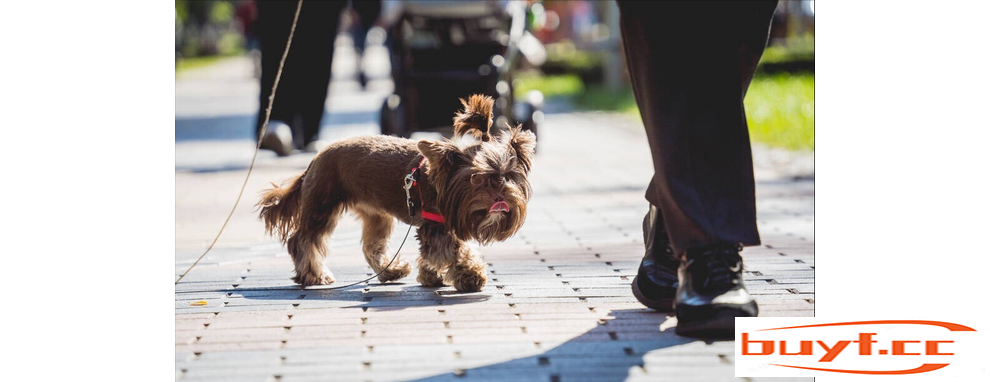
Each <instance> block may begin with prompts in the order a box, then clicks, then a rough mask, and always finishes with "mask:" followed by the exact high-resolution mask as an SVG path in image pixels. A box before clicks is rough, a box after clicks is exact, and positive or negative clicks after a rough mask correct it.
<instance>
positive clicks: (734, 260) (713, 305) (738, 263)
mask: <svg viewBox="0 0 990 382" xmlns="http://www.w3.org/2000/svg"><path fill="white" fill-rule="evenodd" d="M741 250H742V248H741V247H740V246H739V245H737V244H719V245H715V246H711V247H707V248H698V249H689V250H688V252H687V256H686V257H687V259H686V260H685V261H682V262H681V265H680V267H679V268H678V269H677V274H678V278H679V279H680V285H679V287H678V288H677V299H676V302H675V305H676V309H675V312H676V314H677V329H676V332H677V334H679V335H682V336H688V337H705V338H732V337H733V336H735V318H736V317H756V315H757V313H759V308H758V307H757V306H756V301H754V300H753V297H752V296H750V295H749V292H747V291H746V287H745V286H743V278H742V270H743V262H742V257H741V256H739V251H741Z"/></svg>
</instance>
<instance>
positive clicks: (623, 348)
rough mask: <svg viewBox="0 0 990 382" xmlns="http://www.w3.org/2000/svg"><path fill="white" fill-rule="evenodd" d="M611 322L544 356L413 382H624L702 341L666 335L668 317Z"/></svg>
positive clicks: (625, 316)
mask: <svg viewBox="0 0 990 382" xmlns="http://www.w3.org/2000/svg"><path fill="white" fill-rule="evenodd" d="M611 316H613V317H614V318H613V319H610V320H607V321H606V320H603V321H600V322H599V324H598V326H596V327H595V328H593V329H591V330H589V331H587V332H585V333H583V334H581V335H580V336H577V337H575V338H573V339H571V340H569V341H567V342H565V343H563V344H561V345H560V346H557V347H554V348H552V349H549V350H547V351H545V352H543V353H541V354H538V355H534V356H530V357H525V358H517V359H514V360H511V361H506V362H502V363H497V364H492V365H486V366H481V367H476V368H472V369H467V370H457V371H455V372H452V373H444V374H439V375H435V376H432V377H426V378H420V379H415V380H411V381H407V382H439V381H453V380H473V379H483V380H488V379H498V380H503V379H504V380H511V379H513V378H511V377H513V376H515V377H518V376H520V375H525V376H526V380H533V381H561V380H563V381H566V380H568V379H580V380H596V381H606V382H610V381H615V382H618V381H624V380H626V378H628V377H629V376H630V373H631V372H633V371H634V370H636V369H637V368H643V367H644V360H643V356H644V355H645V354H646V353H648V352H650V351H653V350H657V349H663V348H668V347H673V346H678V345H683V344H687V343H690V342H694V341H696V340H695V339H692V338H687V337H681V336H678V335H676V334H674V330H673V328H669V329H667V330H665V331H662V332H661V331H660V325H661V324H662V323H663V322H664V321H666V320H667V319H668V318H669V317H670V316H668V315H666V314H662V313H656V312H652V311H649V310H647V309H629V310H614V311H612V312H611Z"/></svg>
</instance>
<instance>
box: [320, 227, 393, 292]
mask: <svg viewBox="0 0 990 382" xmlns="http://www.w3.org/2000/svg"><path fill="white" fill-rule="evenodd" d="M412 227H413V226H412V224H410V225H409V229H407V230H406V236H404V237H402V244H399V249H397V250H395V255H393V256H392V260H389V262H388V264H387V265H385V268H382V270H381V271H378V273H376V274H375V275H374V276H371V277H368V278H366V279H364V280H361V281H358V282H353V283H350V284H347V285H341V286H336V287H333V288H318V289H319V290H334V289H344V288H350V287H352V286H355V285H358V284H363V283H366V282H368V281H370V280H371V279H373V278H375V277H378V276H380V275H381V274H382V273H385V271H387V270H388V267H391V266H392V262H394V261H395V259H397V258H398V257H399V251H401V250H402V246H403V245H406V239H408V238H409V232H412ZM314 289H316V288H314Z"/></svg>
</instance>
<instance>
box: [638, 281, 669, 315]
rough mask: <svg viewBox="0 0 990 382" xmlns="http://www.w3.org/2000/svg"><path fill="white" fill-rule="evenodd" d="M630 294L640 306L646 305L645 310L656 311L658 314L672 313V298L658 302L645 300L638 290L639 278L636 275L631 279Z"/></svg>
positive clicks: (644, 296)
mask: <svg viewBox="0 0 990 382" xmlns="http://www.w3.org/2000/svg"><path fill="white" fill-rule="evenodd" d="M632 292H633V296H636V299H637V300H639V303H640V304H643V305H646V307H647V308H650V309H653V310H656V311H658V312H665V313H669V312H673V311H674V299H673V298H661V299H658V300H654V299H650V298H647V297H646V295H644V294H643V292H642V291H640V290H639V276H638V275H637V276H636V277H635V278H633V282H632Z"/></svg>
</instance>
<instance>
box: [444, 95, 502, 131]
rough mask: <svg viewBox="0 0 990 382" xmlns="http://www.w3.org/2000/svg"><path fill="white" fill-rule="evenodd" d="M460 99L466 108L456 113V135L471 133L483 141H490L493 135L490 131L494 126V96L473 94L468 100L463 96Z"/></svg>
mask: <svg viewBox="0 0 990 382" xmlns="http://www.w3.org/2000/svg"><path fill="white" fill-rule="evenodd" d="M460 100H461V105H464V109H463V110H461V111H459V112H457V113H456V114H454V136H455V137H460V136H463V135H464V134H468V133H470V134H471V135H474V137H475V138H481V140H482V141H485V142H487V141H490V140H491V139H492V136H491V134H490V133H489V131H490V130H491V128H492V107H493V106H494V105H495V101H494V100H492V97H489V96H486V95H481V94H475V95H472V96H471V97H468V99H467V100H466V101H465V100H464V99H463V98H461V99H460Z"/></svg>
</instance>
